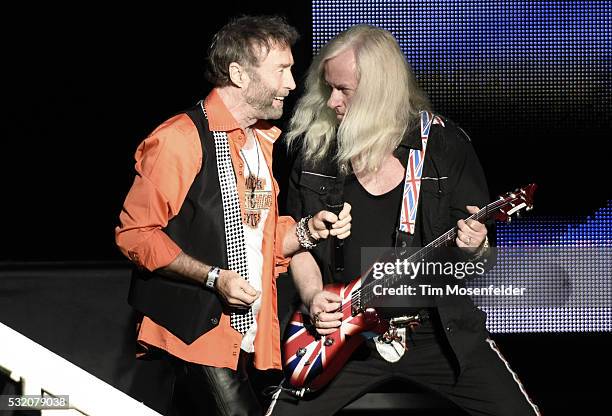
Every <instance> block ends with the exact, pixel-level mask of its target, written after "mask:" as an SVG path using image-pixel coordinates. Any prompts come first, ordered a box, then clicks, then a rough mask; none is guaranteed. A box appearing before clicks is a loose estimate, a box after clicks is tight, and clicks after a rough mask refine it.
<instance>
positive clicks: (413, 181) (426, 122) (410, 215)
mask: <svg viewBox="0 0 612 416" xmlns="http://www.w3.org/2000/svg"><path fill="white" fill-rule="evenodd" d="M420 115H421V145H422V148H421V150H419V149H410V155H409V157H408V164H407V165H406V177H405V179H404V193H403V196H402V207H401V210H400V219H399V230H400V231H402V232H404V233H409V234H411V235H412V234H414V225H415V222H416V215H417V208H418V203H419V194H420V191H421V177H422V176H423V165H424V162H425V151H426V150H427V139H428V138H429V131H430V129H431V125H432V124H440V125H442V127H444V122H443V121H442V120H441V119H440V117H438V116H434V115H433V114H432V113H428V112H427V111H421V113H420Z"/></svg>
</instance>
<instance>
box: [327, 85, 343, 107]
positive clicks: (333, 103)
mask: <svg viewBox="0 0 612 416" xmlns="http://www.w3.org/2000/svg"><path fill="white" fill-rule="evenodd" d="M340 104H341V100H340V91H339V90H337V89H335V88H334V89H332V92H331V94H330V95H329V99H328V100H327V106H328V107H329V108H331V109H332V110H333V109H335V108H336V107H338V106H339V105H340Z"/></svg>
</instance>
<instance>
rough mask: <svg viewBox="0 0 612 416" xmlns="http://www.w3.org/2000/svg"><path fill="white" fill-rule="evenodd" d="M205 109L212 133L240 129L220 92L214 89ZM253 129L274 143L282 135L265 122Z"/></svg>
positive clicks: (256, 124) (255, 125) (207, 99)
mask: <svg viewBox="0 0 612 416" xmlns="http://www.w3.org/2000/svg"><path fill="white" fill-rule="evenodd" d="M204 108H206V114H207V115H208V128H209V129H210V130H211V131H225V132H230V131H232V130H237V129H240V125H239V124H238V122H237V121H236V119H235V118H234V116H232V113H230V112H229V110H228V109H227V107H226V106H225V103H224V102H223V100H222V99H221V96H220V95H219V92H218V91H217V89H216V88H214V89H213V90H212V91H211V92H210V94H208V96H207V97H206V99H205V100H204ZM253 128H255V129H257V130H258V131H259V132H260V133H261V134H262V135H263V137H264V138H265V139H267V140H269V141H270V142H272V143H274V142H275V141H276V140H277V139H278V138H279V136H280V135H281V130H280V129H279V128H278V127H276V126H273V125H272V124H270V123H269V122H267V121H265V120H258V121H257V122H256V123H255V124H254V125H253Z"/></svg>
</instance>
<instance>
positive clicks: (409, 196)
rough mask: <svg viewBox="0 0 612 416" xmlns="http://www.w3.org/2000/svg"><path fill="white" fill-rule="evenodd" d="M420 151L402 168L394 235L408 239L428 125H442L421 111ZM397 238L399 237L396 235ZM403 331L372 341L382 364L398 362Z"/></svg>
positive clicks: (403, 342)
mask: <svg viewBox="0 0 612 416" xmlns="http://www.w3.org/2000/svg"><path fill="white" fill-rule="evenodd" d="M420 116H421V147H422V148H421V150H419V149H410V155H409V156H408V164H407V165H406V177H405V179H404V193H403V196H402V207H401V210H400V219H399V227H398V231H399V232H398V234H400V233H404V234H409V235H410V236H412V235H413V234H414V226H415V223H416V215H417V209H418V203H419V194H420V191H421V177H422V176H423V165H424V164H425V151H426V150H427V140H428V139H429V131H430V129H431V125H432V124H440V125H441V126H443V127H444V122H443V121H442V119H440V117H438V116H435V115H433V114H432V113H428V112H427V111H421V113H420ZM398 237H399V235H398ZM406 332H407V328H397V329H395V332H394V334H393V335H394V337H392V338H391V339H389V340H386V341H385V340H383V339H382V338H381V337H378V336H376V337H375V338H374V344H375V345H376V350H377V351H378V353H379V354H380V356H381V357H382V358H384V359H385V360H386V361H388V362H391V363H394V362H397V361H399V359H400V358H402V356H403V355H404V353H405V352H406V349H407V344H406V335H407V334H406Z"/></svg>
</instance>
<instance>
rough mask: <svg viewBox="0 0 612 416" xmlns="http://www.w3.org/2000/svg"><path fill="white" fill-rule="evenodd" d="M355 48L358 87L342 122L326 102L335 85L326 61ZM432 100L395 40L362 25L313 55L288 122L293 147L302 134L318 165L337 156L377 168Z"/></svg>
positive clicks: (307, 153)
mask: <svg viewBox="0 0 612 416" xmlns="http://www.w3.org/2000/svg"><path fill="white" fill-rule="evenodd" d="M349 48H352V49H353V51H354V53H355V60H356V65H357V79H358V80H359V84H358V87H357V89H356V91H355V93H354V95H353V98H352V101H351V105H350V107H349V108H348V109H347V111H346V113H345V115H344V118H343V120H342V122H340V124H338V120H337V118H336V114H335V113H334V111H333V110H331V109H330V108H328V107H327V105H326V102H327V100H328V98H329V96H330V93H331V89H330V87H329V86H328V85H327V83H326V82H325V77H324V76H325V74H324V69H325V62H326V61H327V60H329V59H331V58H333V57H335V56H337V55H339V54H340V53H342V52H344V51H346V50H347V49H349ZM428 109H429V101H428V99H427V97H426V96H425V94H424V93H423V92H422V91H421V90H420V88H419V87H418V86H417V84H416V80H415V78H414V75H413V73H412V71H411V69H410V67H409V66H408V63H407V62H406V59H405V58H404V56H403V54H402V51H401V50H400V48H399V45H398V44H397V42H396V40H395V38H394V37H393V35H391V33H389V32H388V31H386V30H384V29H380V28H377V27H373V26H369V25H357V26H353V27H351V28H350V29H348V30H346V31H344V32H342V33H340V34H338V35H337V36H336V37H335V38H333V39H332V40H331V41H329V43H327V44H326V45H325V46H324V47H323V48H322V49H321V51H320V53H319V54H318V55H317V56H316V57H315V58H314V60H313V62H312V64H311V66H310V68H309V70H308V74H307V77H306V85H305V92H304V95H303V96H302V97H301V98H300V100H299V101H298V103H297V106H296V109H295V111H294V113H293V116H292V117H291V120H290V123H289V131H288V133H287V142H288V144H289V146H292V145H293V144H294V143H296V139H298V138H299V137H302V136H303V141H302V150H303V157H304V159H305V160H309V161H311V162H313V163H317V162H319V161H321V160H322V159H323V158H325V157H329V155H328V153H329V151H330V150H331V149H332V145H333V143H334V142H335V141H337V153H336V154H335V155H334V156H335V159H336V162H337V163H338V166H339V167H340V169H342V170H345V169H346V168H347V167H348V166H349V163H348V162H349V161H352V162H353V169H354V170H355V171H364V172H372V171H375V170H376V169H377V168H379V167H380V166H381V164H382V162H383V160H384V159H385V157H386V156H387V155H389V154H390V153H391V152H393V150H394V149H395V148H396V147H397V146H398V145H399V143H400V142H401V140H402V137H403V136H404V133H405V132H406V131H407V130H411V129H412V128H413V127H414V126H416V124H417V120H418V119H419V118H418V114H419V111H421V110H428Z"/></svg>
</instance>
